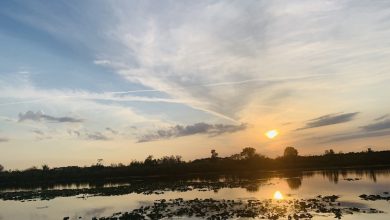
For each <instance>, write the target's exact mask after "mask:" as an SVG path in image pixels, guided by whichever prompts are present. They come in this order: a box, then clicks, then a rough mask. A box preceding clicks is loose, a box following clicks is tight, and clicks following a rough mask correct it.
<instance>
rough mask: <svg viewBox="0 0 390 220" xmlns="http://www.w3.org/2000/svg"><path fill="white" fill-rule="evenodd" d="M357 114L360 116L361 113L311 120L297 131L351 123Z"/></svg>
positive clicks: (332, 115)
mask: <svg viewBox="0 0 390 220" xmlns="http://www.w3.org/2000/svg"><path fill="white" fill-rule="evenodd" d="M357 114H359V112H351V113H335V114H328V115H323V116H321V117H318V118H314V119H311V120H309V121H308V122H307V123H306V125H305V126H304V127H301V128H298V129H296V130H304V129H309V128H317V127H323V126H328V125H334V124H340V123H345V122H349V121H352V120H353V119H354V118H355V116H356V115H357Z"/></svg>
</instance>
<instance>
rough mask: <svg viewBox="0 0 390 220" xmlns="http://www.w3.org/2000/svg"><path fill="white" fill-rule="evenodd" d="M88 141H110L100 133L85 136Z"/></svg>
mask: <svg viewBox="0 0 390 220" xmlns="http://www.w3.org/2000/svg"><path fill="white" fill-rule="evenodd" d="M85 137H86V138H87V139H89V140H96V141H107V140H110V138H109V137H107V136H106V135H104V134H103V133H101V132H93V133H87V134H86V136H85Z"/></svg>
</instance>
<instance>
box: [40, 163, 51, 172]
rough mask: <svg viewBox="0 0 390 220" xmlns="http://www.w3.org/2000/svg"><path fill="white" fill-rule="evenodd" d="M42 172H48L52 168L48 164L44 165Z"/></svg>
mask: <svg viewBox="0 0 390 220" xmlns="http://www.w3.org/2000/svg"><path fill="white" fill-rule="evenodd" d="M42 170H44V171H48V170H50V167H49V166H48V165H47V164H43V165H42Z"/></svg>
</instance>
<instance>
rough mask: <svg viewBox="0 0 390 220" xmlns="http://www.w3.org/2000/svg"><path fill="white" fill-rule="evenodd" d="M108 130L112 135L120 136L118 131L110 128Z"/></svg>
mask: <svg viewBox="0 0 390 220" xmlns="http://www.w3.org/2000/svg"><path fill="white" fill-rule="evenodd" d="M106 130H107V131H110V132H111V133H112V134H118V133H119V132H118V131H116V130H114V129H112V128H109V127H107V128H106Z"/></svg>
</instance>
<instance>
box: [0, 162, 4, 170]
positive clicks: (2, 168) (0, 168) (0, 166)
mask: <svg viewBox="0 0 390 220" xmlns="http://www.w3.org/2000/svg"><path fill="white" fill-rule="evenodd" d="M3 170H4V167H3V165H1V164H0V172H3Z"/></svg>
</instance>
